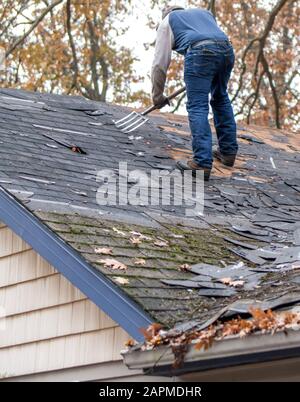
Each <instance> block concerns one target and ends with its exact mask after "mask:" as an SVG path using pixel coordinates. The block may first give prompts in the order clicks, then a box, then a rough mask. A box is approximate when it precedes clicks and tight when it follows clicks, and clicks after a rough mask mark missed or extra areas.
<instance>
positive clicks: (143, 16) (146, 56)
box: [118, 0, 187, 113]
mask: <svg viewBox="0 0 300 402" xmlns="http://www.w3.org/2000/svg"><path fill="white" fill-rule="evenodd" d="M132 3H133V4H132V13H131V16H130V18H127V21H126V22H127V23H128V26H129V29H128V31H127V32H126V34H125V35H123V36H121V37H119V38H118V43H120V44H122V45H126V46H127V47H130V48H131V49H132V50H133V54H134V55H135V56H136V57H137V58H138V59H139V61H137V62H136V63H135V70H136V72H137V74H138V75H142V76H144V77H146V78H145V81H144V82H143V83H140V84H136V85H133V88H134V89H136V90H137V89H143V90H144V91H146V92H148V93H149V94H150V93H151V80H150V73H151V66H152V61H153V57H154V46H151V47H150V48H149V49H148V50H146V49H145V46H144V44H149V43H153V42H154V41H155V38H156V31H155V30H154V29H150V28H149V27H148V26H147V22H148V18H147V12H149V11H150V7H149V1H146V0H142V1H138V0H133V1H132ZM175 3H176V5H178V6H182V7H186V6H187V1H184V0H176V1H175ZM151 14H152V15H153V17H154V18H156V19H157V22H158V23H159V22H160V21H161V9H159V8H158V7H157V8H156V9H154V10H152V11H151ZM171 109H172V108H169V107H165V108H164V111H166V112H167V111H169V110H171ZM180 113H185V107H181V109H180Z"/></svg>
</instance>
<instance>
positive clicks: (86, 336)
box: [0, 223, 136, 379]
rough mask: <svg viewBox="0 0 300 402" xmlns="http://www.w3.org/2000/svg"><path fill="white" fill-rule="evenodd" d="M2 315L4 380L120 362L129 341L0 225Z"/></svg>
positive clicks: (0, 356)
mask: <svg viewBox="0 0 300 402" xmlns="http://www.w3.org/2000/svg"><path fill="white" fill-rule="evenodd" d="M1 311H2V313H3V312H5V315H6V318H5V319H2V320H1V321H0V378H2V379H3V378H10V377H15V376H24V375H34V374H37V373H45V372H50V371H57V370H67V369H68V370H69V369H70V368H76V367H77V368H78V367H84V366H90V365H95V364H99V363H103V364H104V363H107V362H118V361H120V359H121V356H120V350H121V349H123V348H124V343H125V342H126V340H128V339H129V338H130V336H129V335H128V334H127V333H126V332H125V331H124V330H123V329H122V328H120V327H119V326H118V325H117V324H116V323H115V322H114V321H113V320H111V319H110V318H109V317H108V316H107V315H106V314H104V313H103V312H102V311H100V309H99V308H98V307H97V306H96V305H94V304H93V303H92V302H91V301H90V300H88V299H87V298H86V297H85V295H84V294H82V293H81V292H80V291H79V290H78V289H77V288H75V287H74V286H73V285H72V284H71V283H70V282H69V281H68V280H66V279H65V278H64V277H63V276H62V275H60V274H59V273H58V272H57V271H56V270H55V269H54V268H53V267H52V266H50V265H49V264H48V263H47V262H46V261H45V260H44V259H43V258H41V257H40V256H39V255H38V254H37V253H36V252H35V251H34V250H32V248H31V247H30V246H29V245H28V244H26V243H25V242H24V241H22V239H20V238H19V237H18V236H16V235H15V234H14V233H13V232H12V231H11V230H10V229H9V228H8V227H6V226H5V225H4V224H1V223H0V314H1ZM58 372H59V371H58ZM122 372H123V374H122V376H124V375H125V374H124V373H126V376H130V375H133V374H136V373H131V372H129V371H127V369H126V370H125V371H124V369H122ZM79 373H80V370H79ZM78 376H79V378H80V374H79V375H78V370H77V379H78ZM85 379H86V378H85Z"/></svg>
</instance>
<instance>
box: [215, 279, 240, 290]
mask: <svg viewBox="0 0 300 402" xmlns="http://www.w3.org/2000/svg"><path fill="white" fill-rule="evenodd" d="M220 282H222V283H224V285H228V286H232V287H234V288H241V287H243V286H244V285H245V281H234V280H232V279H231V278H222V279H220Z"/></svg>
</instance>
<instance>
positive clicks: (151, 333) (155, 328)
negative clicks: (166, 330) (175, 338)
mask: <svg viewBox="0 0 300 402" xmlns="http://www.w3.org/2000/svg"><path fill="white" fill-rule="evenodd" d="M161 329H162V325H161V324H158V323H153V324H151V325H149V327H148V328H147V329H145V328H141V329H140V332H141V333H142V334H143V335H144V337H145V339H146V340H147V341H150V340H152V338H154V337H155V336H156V335H158V333H159V331H160V330H161Z"/></svg>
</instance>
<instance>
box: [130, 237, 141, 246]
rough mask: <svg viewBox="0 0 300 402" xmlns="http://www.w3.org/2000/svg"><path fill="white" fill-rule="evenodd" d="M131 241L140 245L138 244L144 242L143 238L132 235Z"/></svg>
mask: <svg viewBox="0 0 300 402" xmlns="http://www.w3.org/2000/svg"><path fill="white" fill-rule="evenodd" d="M130 243H131V244H134V245H138V244H141V243H142V240H140V239H139V238H137V237H131V238H130Z"/></svg>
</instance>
